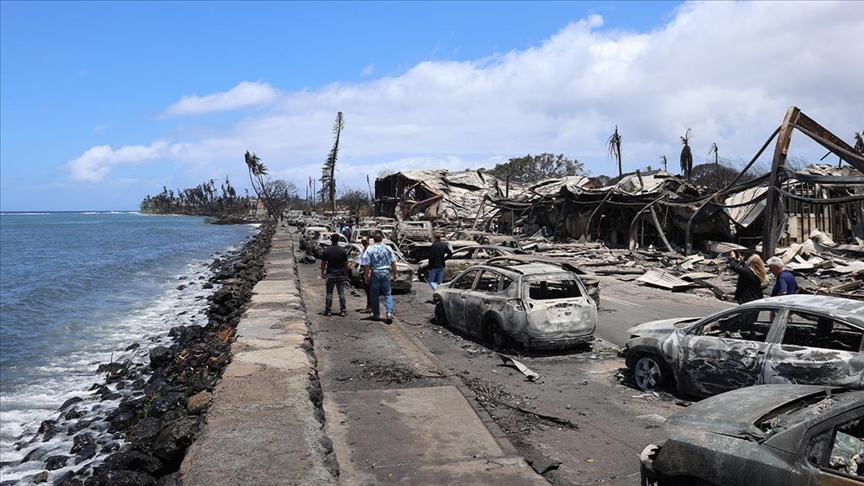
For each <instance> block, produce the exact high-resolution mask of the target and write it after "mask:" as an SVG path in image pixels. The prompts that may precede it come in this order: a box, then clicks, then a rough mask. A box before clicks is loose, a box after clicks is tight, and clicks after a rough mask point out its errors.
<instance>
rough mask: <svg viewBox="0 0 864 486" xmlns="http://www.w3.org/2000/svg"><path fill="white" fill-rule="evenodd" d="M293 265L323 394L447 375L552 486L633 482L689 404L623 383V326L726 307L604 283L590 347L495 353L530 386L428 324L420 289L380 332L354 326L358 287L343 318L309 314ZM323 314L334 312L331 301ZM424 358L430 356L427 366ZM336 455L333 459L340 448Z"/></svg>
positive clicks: (304, 275) (309, 287)
mask: <svg viewBox="0 0 864 486" xmlns="http://www.w3.org/2000/svg"><path fill="white" fill-rule="evenodd" d="M297 255H298V257H300V256H302V255H301V254H300V253H298V254H297ZM298 267H299V273H300V285H301V288H302V289H303V294H304V300H305V301H306V306H307V313H308V314H309V317H310V321H311V323H312V328H313V330H314V331H315V332H316V336H315V353H316V356H317V357H318V360H319V372H320V373H321V376H322V378H321V380H322V388H324V390H325V395H326V394H327V393H328V390H331V391H332V393H334V394H335V396H336V397H337V398H338V396H339V393H347V392H356V391H364V390H371V389H374V390H381V389H387V388H389V387H392V388H399V387H404V386H406V383H407V384H409V385H410V386H412V387H436V386H440V385H441V384H442V379H443V378H444V377H446V379H448V380H454V381H455V382H457V383H458V385H459V389H460V391H461V392H462V393H463V394H464V395H465V397H466V398H467V399H468V401H469V402H470V403H471V404H472V406H474V407H475V408H477V409H478V410H481V408H480V407H482V410H483V411H485V412H486V413H487V414H488V415H487V417H491V419H492V421H494V424H492V423H487V426H489V427H491V428H496V427H497V429H498V432H496V433H500V432H503V434H504V435H505V436H506V438H507V439H509V442H510V443H512V444H513V446H515V448H516V452H518V454H519V455H521V456H523V457H525V458H526V459H527V460H529V463H533V467H534V469H536V470H538V472H540V473H541V474H543V475H544V477H545V478H546V480H547V481H549V482H550V483H552V484H555V485H582V484H586V485H587V484H598V483H602V484H605V485H635V484H639V453H640V452H641V451H642V449H643V448H644V446H645V445H647V444H648V443H650V442H657V441H661V440H663V439H664V435H663V431H662V421H663V420H664V419H665V418H666V417H667V416H669V415H670V414H672V413H674V412H676V411H678V410H681V409H682V408H683V407H685V406H687V405H689V402H688V400H691V398H689V397H681V396H676V395H674V394H673V393H670V392H659V393H657V394H645V393H643V392H641V391H640V390H638V389H636V388H634V387H633V386H632V385H631V384H630V383H629V376H628V373H626V370H625V369H624V360H623V358H621V357H619V356H618V350H619V348H620V347H621V346H622V345H623V344H624V343H625V342H626V340H627V338H628V337H629V335H628V334H627V332H626V331H627V329H628V328H629V327H631V326H633V325H635V324H638V323H641V322H647V321H650V320H655V319H666V318H673V317H688V316H701V315H705V314H707V313H710V312H713V311H715V310H719V309H723V308H727V307H729V306H730V304H729V303H725V302H721V301H719V300H717V299H715V298H714V297H713V296H709V295H703V294H696V295H694V294H689V293H672V292H669V291H666V290H663V289H654V288H650V287H645V286H642V285H641V284H638V283H635V282H624V281H619V280H617V279H615V278H614V277H604V278H602V279H601V296H600V300H601V305H600V309H599V310H600V312H599V322H598V327H597V332H596V336H597V337H598V340H597V341H595V342H594V344H593V345H589V346H582V347H578V348H575V349H571V350H566V351H560V352H543V353H536V352H535V353H532V352H526V351H515V350H505V353H506V354H507V355H508V356H510V357H513V358H516V359H518V360H520V361H521V362H522V363H524V364H525V365H526V366H528V367H529V368H531V370H533V371H535V372H536V373H538V374H539V375H540V379H539V380H537V381H534V382H530V381H528V380H526V378H525V377H524V376H523V375H522V374H521V373H520V372H519V371H517V370H516V369H514V368H511V367H508V366H505V365H504V364H503V362H502V360H501V359H500V356H499V353H498V352H495V351H493V350H490V349H487V348H486V347H484V346H483V345H482V343H480V342H479V341H478V340H476V339H474V338H472V337H469V336H465V335H462V334H460V333H458V332H455V331H453V330H451V329H449V328H446V327H441V326H438V325H435V324H434V323H433V322H432V315H433V310H434V307H433V305H432V304H431V296H432V291H431V289H430V288H429V286H428V285H427V284H426V283H423V282H414V285H413V289H412V291H411V293H409V294H402V295H395V296H394V300H395V317H396V321H395V322H394V323H393V324H392V326H387V325H385V324H384V323H380V322H371V321H368V320H363V318H364V317H367V316H366V315H364V314H361V313H360V312H359V310H360V309H362V308H363V307H364V306H365V297H364V295H363V290H362V289H354V290H353V292H351V294H352V295H349V297H348V309H349V315H348V317H344V318H342V317H324V316H321V315H318V312H320V311H321V310H323V293H324V285H323V282H322V281H321V280H320V277H319V273H320V271H319V263H317V262H316V263H315V264H305V265H304V264H302V263H301V264H300V265H298ZM334 300H336V296H335V295H334ZM382 309H383V302H382ZM334 310H336V311H338V303H337V302H334ZM382 314H383V310H382ZM429 353H431V356H434V358H436V359H433V360H432V361H430V359H429V356H430V354H429ZM433 361H434V362H433ZM442 367H443V368H444V370H441V369H440V368H442ZM442 373H443V374H442ZM326 402H327V400H326V399H325V405H326ZM334 406H335V405H334ZM325 413H327V408H326V406H325ZM338 413H340V412H338V411H334V410H333V406H331V410H330V413H329V414H328V416H327V420H328V421H329V420H339V417H333V416H332V415H333V414H338ZM481 415H482V414H481ZM490 430H491V429H490ZM493 435H494V434H493ZM354 440H358V439H354ZM337 442H338V440H337V439H336V438H334V443H337ZM349 442H350V441H349ZM335 449H336V451H337V455H339V450H340V449H339V448H338V447H335ZM358 450H359V448H358ZM347 454H350V452H345V451H343V458H340V459H339V461H340V464H343V465H346V466H347V464H346V460H345V458H344V456H345V455H347ZM356 457H358V458H359V457H361V456H360V455H357V456H356ZM364 460H366V461H370V460H371V459H368V458H367V459H364ZM351 461H352V462H353V461H354V458H353V456H352V459H351ZM361 466H362V464H360V465H358V464H353V463H352V464H351V467H356V468H358V469H359V468H360V467H361ZM343 469H344V467H343ZM368 471H372V469H369V470H368ZM379 479H380V478H379Z"/></svg>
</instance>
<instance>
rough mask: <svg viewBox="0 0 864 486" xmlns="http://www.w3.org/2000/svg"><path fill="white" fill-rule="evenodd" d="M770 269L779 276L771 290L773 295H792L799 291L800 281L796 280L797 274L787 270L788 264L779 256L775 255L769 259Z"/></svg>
mask: <svg viewBox="0 0 864 486" xmlns="http://www.w3.org/2000/svg"><path fill="white" fill-rule="evenodd" d="M765 263H767V264H768V270H770V271H771V274H772V275H774V276H775V277H776V278H777V281H776V282H774V289H773V290H771V297H775V296H777V295H792V294H797V293H798V282H797V281H796V280H795V275H792V272H790V271H789V270H786V264H784V263H783V260H781V259H780V258H779V257H776V256H773V257H771V258H769V259H768V261H767V262H765Z"/></svg>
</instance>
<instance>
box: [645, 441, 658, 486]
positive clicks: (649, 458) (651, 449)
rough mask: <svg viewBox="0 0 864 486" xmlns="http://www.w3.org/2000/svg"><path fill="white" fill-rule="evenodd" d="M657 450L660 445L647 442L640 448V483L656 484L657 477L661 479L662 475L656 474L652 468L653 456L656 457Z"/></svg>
mask: <svg viewBox="0 0 864 486" xmlns="http://www.w3.org/2000/svg"><path fill="white" fill-rule="evenodd" d="M658 452H660V446H658V445H654V444H648V445H647V446H645V448H644V449H642V453H641V454H639V463H640V467H639V473H640V475H641V476H642V482H641V484H645V485H654V484H657V481H658V480H659V479H663V477H662V475H661V474H658V473H657V471H656V470H655V469H654V458H656V457H657V453H658Z"/></svg>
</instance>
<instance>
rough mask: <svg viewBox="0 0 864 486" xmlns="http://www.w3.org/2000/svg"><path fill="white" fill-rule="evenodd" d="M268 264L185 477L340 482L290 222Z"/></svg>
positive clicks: (280, 233) (183, 468)
mask: <svg viewBox="0 0 864 486" xmlns="http://www.w3.org/2000/svg"><path fill="white" fill-rule="evenodd" d="M264 268H265V271H266V272H267V276H266V277H265V278H264V279H262V280H261V281H259V282H258V283H257V284H256V286H255V288H254V289H253V292H254V295H253V296H252V299H251V301H250V303H249V305H248V308H247V311H246V313H245V314H244V316H243V317H242V318H241V320H240V322H239V324H238V325H237V339H236V341H235V342H234V343H233V344H232V346H231V354H232V361H231V364H229V365H228V367H227V369H226V370H225V374H224V375H223V377H222V381H221V382H220V383H219V385H218V386H217V387H216V389H215V390H214V393H213V401H212V405H211V406H210V409H209V410H208V412H207V418H206V422H205V425H204V427H203V430H202V433H201V435H200V436H199V437H198V439H197V440H196V441H195V442H194V443H193V444H192V446H190V447H189V450H188V452H187V455H186V458H185V460H184V461H183V464H182V466H181V467H180V473H181V479H182V482H183V483H184V484H235V485H247V484H248V485H260V484H273V485H276V484H291V485H307V484H308V485H318V484H336V483H337V480H336V478H335V477H334V476H335V475H336V474H338V472H337V469H338V467H337V466H336V464H335V459H334V457H333V452H332V445H331V443H330V439H329V438H327V436H326V435H325V433H324V429H323V413H322V411H321V408H320V405H321V403H320V400H321V399H320V396H321V393H320V386H319V385H318V377H317V371H316V369H315V357H314V354H312V352H311V349H312V348H311V343H312V341H311V339H310V337H309V323H308V320H307V318H306V310H305V308H304V306H303V299H302V295H301V292H300V289H299V286H298V281H299V280H298V276H297V264H296V262H295V260H294V247H293V242H292V238H291V235H290V234H289V233H288V232H287V230H286V229H285V228H277V231H276V234H274V235H273V242H272V246H271V249H270V252H269V253H268V255H267V256H266V257H265V262H264ZM286 270H287V271H286ZM316 390H317V391H316ZM316 396H317V397H318V399H317V400H316Z"/></svg>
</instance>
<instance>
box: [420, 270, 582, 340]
mask: <svg viewBox="0 0 864 486" xmlns="http://www.w3.org/2000/svg"><path fill="white" fill-rule="evenodd" d="M433 300H435V301H436V306H435V319H436V321H437V322H438V323H439V324H442V325H444V324H449V325H450V326H452V327H454V328H456V329H459V330H461V331H463V332H466V333H468V334H472V335H474V336H477V337H479V338H481V339H482V340H483V341H484V342H485V343H486V344H487V345H490V346H495V347H507V346H511V345H514V344H518V345H523V346H525V347H528V348H537V349H547V348H549V349H551V348H565V347H569V346H573V345H576V344H580V343H584V342H588V341H591V340H593V339H594V328H595V327H596V325H597V307H596V305H595V304H594V301H593V300H591V298H590V297H588V291H587V290H586V289H585V286H584V285H583V284H582V282H581V281H580V280H579V277H578V276H577V275H576V274H575V273H573V272H566V271H563V270H562V269H561V268H560V267H557V266H554V265H549V264H545V263H523V264H518V265H507V266H491V265H478V266H475V267H471V268H469V269H467V270H465V271H464V272H462V273H461V274H459V275H458V276H457V277H456V278H455V279H453V281H452V282H450V283H446V284H442V285H439V286H438V288H437V289H436V290H435V294H434V296H433Z"/></svg>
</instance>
